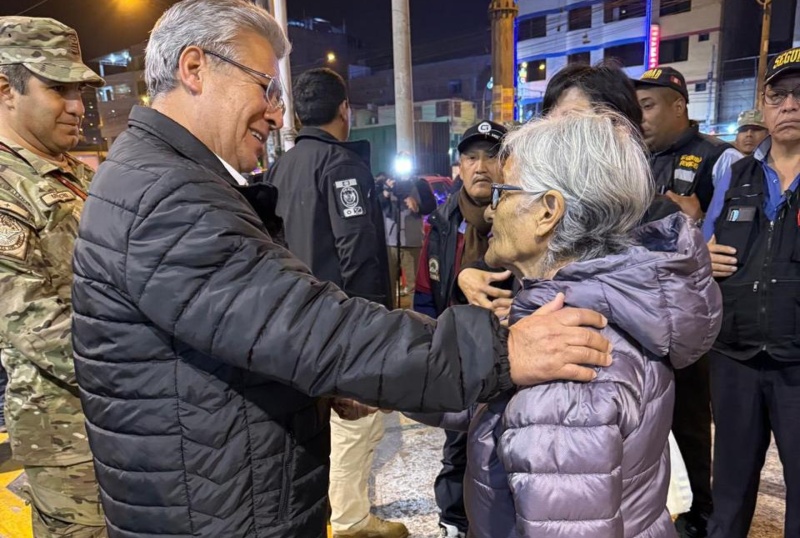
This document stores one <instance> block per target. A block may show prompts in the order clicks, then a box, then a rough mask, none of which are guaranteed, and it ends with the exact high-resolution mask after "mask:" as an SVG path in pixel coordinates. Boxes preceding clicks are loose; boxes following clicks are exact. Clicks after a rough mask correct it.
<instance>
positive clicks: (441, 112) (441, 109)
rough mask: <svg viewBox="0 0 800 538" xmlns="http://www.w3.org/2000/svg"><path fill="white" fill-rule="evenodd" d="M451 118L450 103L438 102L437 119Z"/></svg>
mask: <svg viewBox="0 0 800 538" xmlns="http://www.w3.org/2000/svg"><path fill="white" fill-rule="evenodd" d="M449 116H450V101H436V117H437V118H444V117H449Z"/></svg>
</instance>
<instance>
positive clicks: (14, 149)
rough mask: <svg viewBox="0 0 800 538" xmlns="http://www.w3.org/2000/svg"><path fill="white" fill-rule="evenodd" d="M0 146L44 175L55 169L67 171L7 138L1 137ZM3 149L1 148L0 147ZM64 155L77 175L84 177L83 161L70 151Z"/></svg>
mask: <svg viewBox="0 0 800 538" xmlns="http://www.w3.org/2000/svg"><path fill="white" fill-rule="evenodd" d="M0 146H4V147H5V148H6V149H7V150H8V151H10V152H11V153H13V154H14V155H16V156H17V157H19V158H20V159H22V160H23V161H25V162H26V163H27V164H28V166H30V167H31V168H32V169H33V170H35V171H36V173H37V174H38V175H40V176H42V177H44V176H46V175H47V174H50V173H52V172H55V171H60V172H62V173H63V172H65V171H64V170H63V169H62V168H60V167H59V166H58V165H57V164H55V163H53V162H51V161H48V160H47V159H44V158H42V157H39V156H38V155H36V154H35V153H33V152H32V151H30V150H28V149H25V148H23V147H22V146H19V145H17V144H15V143H14V142H12V141H11V140H9V139H7V138H3V137H0ZM0 149H1V148H0ZM64 157H65V158H66V160H67V163H69V165H70V167H71V168H72V171H73V173H74V175H75V176H76V177H83V176H84V173H85V172H84V169H85V167H86V165H85V164H83V163H82V162H81V161H79V160H78V159H76V158H75V157H73V156H72V155H70V154H69V153H65V154H64Z"/></svg>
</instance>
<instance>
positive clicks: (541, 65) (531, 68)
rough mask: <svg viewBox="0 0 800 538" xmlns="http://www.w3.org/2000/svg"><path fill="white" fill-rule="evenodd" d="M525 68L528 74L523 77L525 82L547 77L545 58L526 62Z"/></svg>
mask: <svg viewBox="0 0 800 538" xmlns="http://www.w3.org/2000/svg"><path fill="white" fill-rule="evenodd" d="M527 64H528V67H527V68H526V71H527V74H528V76H527V77H525V82H534V81H537V80H546V79H547V60H535V61H533V62H527Z"/></svg>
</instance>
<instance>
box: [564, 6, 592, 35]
mask: <svg viewBox="0 0 800 538" xmlns="http://www.w3.org/2000/svg"><path fill="white" fill-rule="evenodd" d="M591 27H592V6H586V7H579V8H576V9H570V10H569V23H568V25H567V29H568V30H583V29H584V28H591Z"/></svg>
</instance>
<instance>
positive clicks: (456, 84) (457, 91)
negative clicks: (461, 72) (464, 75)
mask: <svg viewBox="0 0 800 538" xmlns="http://www.w3.org/2000/svg"><path fill="white" fill-rule="evenodd" d="M448 86H449V87H450V95H461V81H460V80H451V81H450V83H449V84H448Z"/></svg>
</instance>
